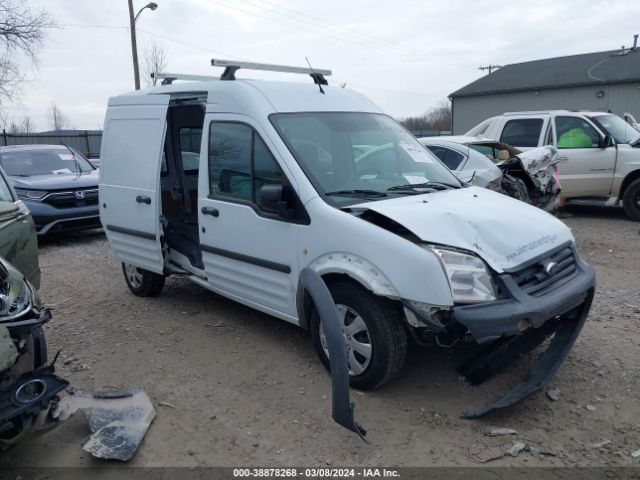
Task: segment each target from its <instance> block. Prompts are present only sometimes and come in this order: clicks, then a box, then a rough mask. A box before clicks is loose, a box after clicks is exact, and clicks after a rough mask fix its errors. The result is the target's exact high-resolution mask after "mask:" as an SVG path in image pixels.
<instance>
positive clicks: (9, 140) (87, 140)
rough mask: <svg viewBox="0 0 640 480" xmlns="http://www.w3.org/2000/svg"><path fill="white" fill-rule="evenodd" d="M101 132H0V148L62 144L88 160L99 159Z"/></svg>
mask: <svg viewBox="0 0 640 480" xmlns="http://www.w3.org/2000/svg"><path fill="white" fill-rule="evenodd" d="M101 142H102V130H72V131H61V132H43V133H7V132H5V131H2V132H0V146H3V145H34V144H36V145H42V144H45V145H46V144H49V145H60V144H61V143H64V144H66V145H68V146H70V147H73V148H75V149H76V150H78V151H80V152H82V153H83V154H84V155H85V156H86V157H88V158H98V157H100V143H101Z"/></svg>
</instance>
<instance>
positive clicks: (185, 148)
mask: <svg viewBox="0 0 640 480" xmlns="http://www.w3.org/2000/svg"><path fill="white" fill-rule="evenodd" d="M178 135H179V137H180V153H181V158H182V170H183V171H184V173H185V175H197V174H198V167H199V165H200V142H201V140H202V129H201V128H191V127H184V128H181V129H180V131H179V132H178Z"/></svg>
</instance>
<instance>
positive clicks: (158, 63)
mask: <svg viewBox="0 0 640 480" xmlns="http://www.w3.org/2000/svg"><path fill="white" fill-rule="evenodd" d="M142 62H143V65H142V77H143V78H144V81H145V83H146V84H147V86H148V87H152V86H155V85H156V82H157V79H156V78H155V77H154V78H151V74H152V73H154V74H155V73H158V72H164V71H166V69H167V63H168V61H167V51H166V49H165V48H164V45H162V44H161V43H160V42H158V41H157V40H152V41H151V42H150V43H147V44H146V45H145V46H144V50H143V52H142Z"/></svg>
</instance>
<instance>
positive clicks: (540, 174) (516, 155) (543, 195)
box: [418, 136, 560, 212]
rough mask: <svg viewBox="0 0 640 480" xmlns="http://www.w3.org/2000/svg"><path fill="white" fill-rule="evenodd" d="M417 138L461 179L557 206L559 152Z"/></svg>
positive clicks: (476, 141) (464, 138) (471, 139)
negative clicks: (524, 150)
mask: <svg viewBox="0 0 640 480" xmlns="http://www.w3.org/2000/svg"><path fill="white" fill-rule="evenodd" d="M418 141H419V142H420V143H422V144H423V145H424V146H425V147H426V148H427V149H429V151H431V153H433V154H434V155H435V156H436V157H438V158H439V159H440V160H441V161H442V162H443V163H444V164H445V165H446V166H447V167H449V169H450V170H451V171H453V173H454V174H455V175H456V177H458V178H459V179H460V180H461V181H463V182H465V183H468V184H471V185H475V186H478V187H483V188H488V189H490V190H494V191H497V192H500V193H504V194H505V195H509V196H510V197H514V198H517V199H518V200H522V201H523V202H527V203H530V204H531V205H534V206H537V207H540V208H542V209H543V210H545V211H548V212H551V211H553V210H555V208H556V207H557V205H558V201H559V196H560V181H559V180H558V177H559V175H558V152H557V150H556V149H555V148H554V147H540V148H534V149H532V150H529V151H526V152H523V151H521V150H518V149H517V148H514V147H512V146H511V145H508V144H506V143H502V142H498V141H495V140H491V139H487V138H481V137H470V136H454V137H423V138H419V139H418Z"/></svg>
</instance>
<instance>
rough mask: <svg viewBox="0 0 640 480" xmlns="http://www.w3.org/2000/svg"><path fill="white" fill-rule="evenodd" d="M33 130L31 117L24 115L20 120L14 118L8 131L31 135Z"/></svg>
mask: <svg viewBox="0 0 640 480" xmlns="http://www.w3.org/2000/svg"><path fill="white" fill-rule="evenodd" d="M33 130H34V126H33V121H32V120H31V117H29V115H24V116H23V117H21V118H18V119H15V118H14V119H13V120H12V121H11V122H10V123H9V125H8V127H7V131H8V132H11V133H31V132H33Z"/></svg>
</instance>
